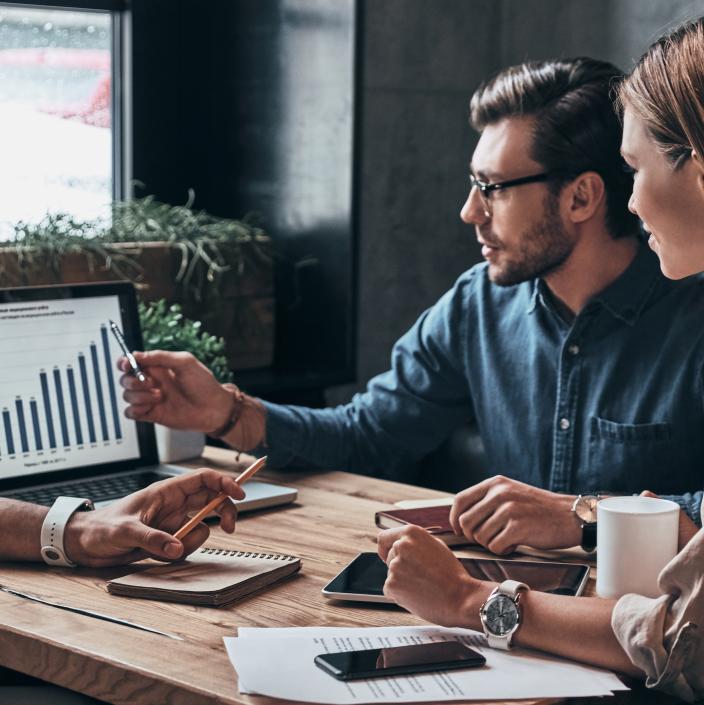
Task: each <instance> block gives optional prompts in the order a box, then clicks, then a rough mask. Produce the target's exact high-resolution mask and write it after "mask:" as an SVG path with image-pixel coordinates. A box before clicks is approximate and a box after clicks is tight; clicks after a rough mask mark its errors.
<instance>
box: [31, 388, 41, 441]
mask: <svg viewBox="0 0 704 705" xmlns="http://www.w3.org/2000/svg"><path fill="white" fill-rule="evenodd" d="M29 411H30V413H31V414H32V426H33V427H34V445H35V446H36V447H37V450H38V451H40V450H43V447H42V431H41V428H40V427H39V410H38V409H37V400H36V399H34V398H32V399H30V400H29Z"/></svg>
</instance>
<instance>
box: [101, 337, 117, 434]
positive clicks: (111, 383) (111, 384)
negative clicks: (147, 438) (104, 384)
mask: <svg viewBox="0 0 704 705" xmlns="http://www.w3.org/2000/svg"><path fill="white" fill-rule="evenodd" d="M100 335H101V337H102V339H103V355H104V357H105V373H106V374H107V377H108V391H109V392H110V406H111V407H112V419H113V422H114V424H115V438H116V439H117V440H119V439H120V438H122V429H121V428H120V412H119V411H118V410H117V393H116V392H115V377H114V376H113V373H112V361H111V360H110V344H109V342H108V329H107V328H106V327H105V326H100Z"/></svg>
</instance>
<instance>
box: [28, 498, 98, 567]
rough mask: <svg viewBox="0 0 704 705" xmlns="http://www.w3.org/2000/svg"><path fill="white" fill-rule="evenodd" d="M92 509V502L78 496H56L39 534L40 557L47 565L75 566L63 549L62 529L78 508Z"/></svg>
mask: <svg viewBox="0 0 704 705" xmlns="http://www.w3.org/2000/svg"><path fill="white" fill-rule="evenodd" d="M81 508H83V509H93V502H91V501H90V500H89V499H84V498H79V497H58V498H57V499H56V501H55V502H54V504H53V505H52V507H51V509H50V510H49V512H48V514H47V515H46V517H45V518H44V523H43V524H42V532H41V536H40V541H41V546H42V558H43V559H44V562H45V563H48V564H49V565H60V566H66V567H69V568H75V567H76V564H75V563H74V562H73V561H70V560H69V559H68V557H67V556H66V551H65V550H64V530H65V528H66V524H68V520H69V519H70V518H71V517H72V516H73V514H74V513H75V512H77V511H78V510H79V509H81Z"/></svg>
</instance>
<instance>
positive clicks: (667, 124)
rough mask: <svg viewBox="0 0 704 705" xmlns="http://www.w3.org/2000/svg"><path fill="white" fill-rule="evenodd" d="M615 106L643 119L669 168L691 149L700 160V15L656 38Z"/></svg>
mask: <svg viewBox="0 0 704 705" xmlns="http://www.w3.org/2000/svg"><path fill="white" fill-rule="evenodd" d="M618 102H619V103H620V107H626V108H628V109H630V110H632V111H633V112H634V113H635V115H636V116H638V117H639V118H640V119H641V120H643V122H644V123H645V125H646V127H647V129H648V131H649V132H650V135H651V136H652V138H653V139H654V141H655V143H656V144H657V145H658V147H659V148H660V149H661V150H662V152H663V153H664V154H665V156H666V157H667V158H668V159H669V160H670V161H671V162H672V164H673V166H674V168H678V167H679V166H680V165H681V164H682V163H683V162H684V161H685V160H686V158H687V157H689V156H690V154H691V151H692V149H694V150H696V152H697V154H699V155H700V156H701V157H703V158H704V17H700V18H699V19H697V20H692V21H689V22H686V23H685V24H683V25H681V26H679V27H677V28H676V29H674V30H672V31H671V32H669V33H668V34H666V35H665V36H663V37H661V38H660V39H658V40H657V41H656V42H655V43H654V44H653V45H652V46H651V47H650V48H649V49H648V50H647V51H646V52H645V54H643V56H642V57H641V58H640V60H639V61H638V63H637V64H636V66H635V68H634V69H633V71H632V72H631V73H630V74H629V75H628V76H627V77H626V78H625V79H624V80H623V81H622V82H621V84H620V85H619V88H618Z"/></svg>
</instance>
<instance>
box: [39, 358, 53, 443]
mask: <svg viewBox="0 0 704 705" xmlns="http://www.w3.org/2000/svg"><path fill="white" fill-rule="evenodd" d="M39 381H40V382H41V384H42V398H43V399H44V414H45V415H46V430H47V433H48V434H49V447H50V448H56V435H55V434H54V419H53V417H52V415H51V399H50V398H49V383H48V382H47V379H46V372H44V370H42V371H41V372H40V373H39Z"/></svg>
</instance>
